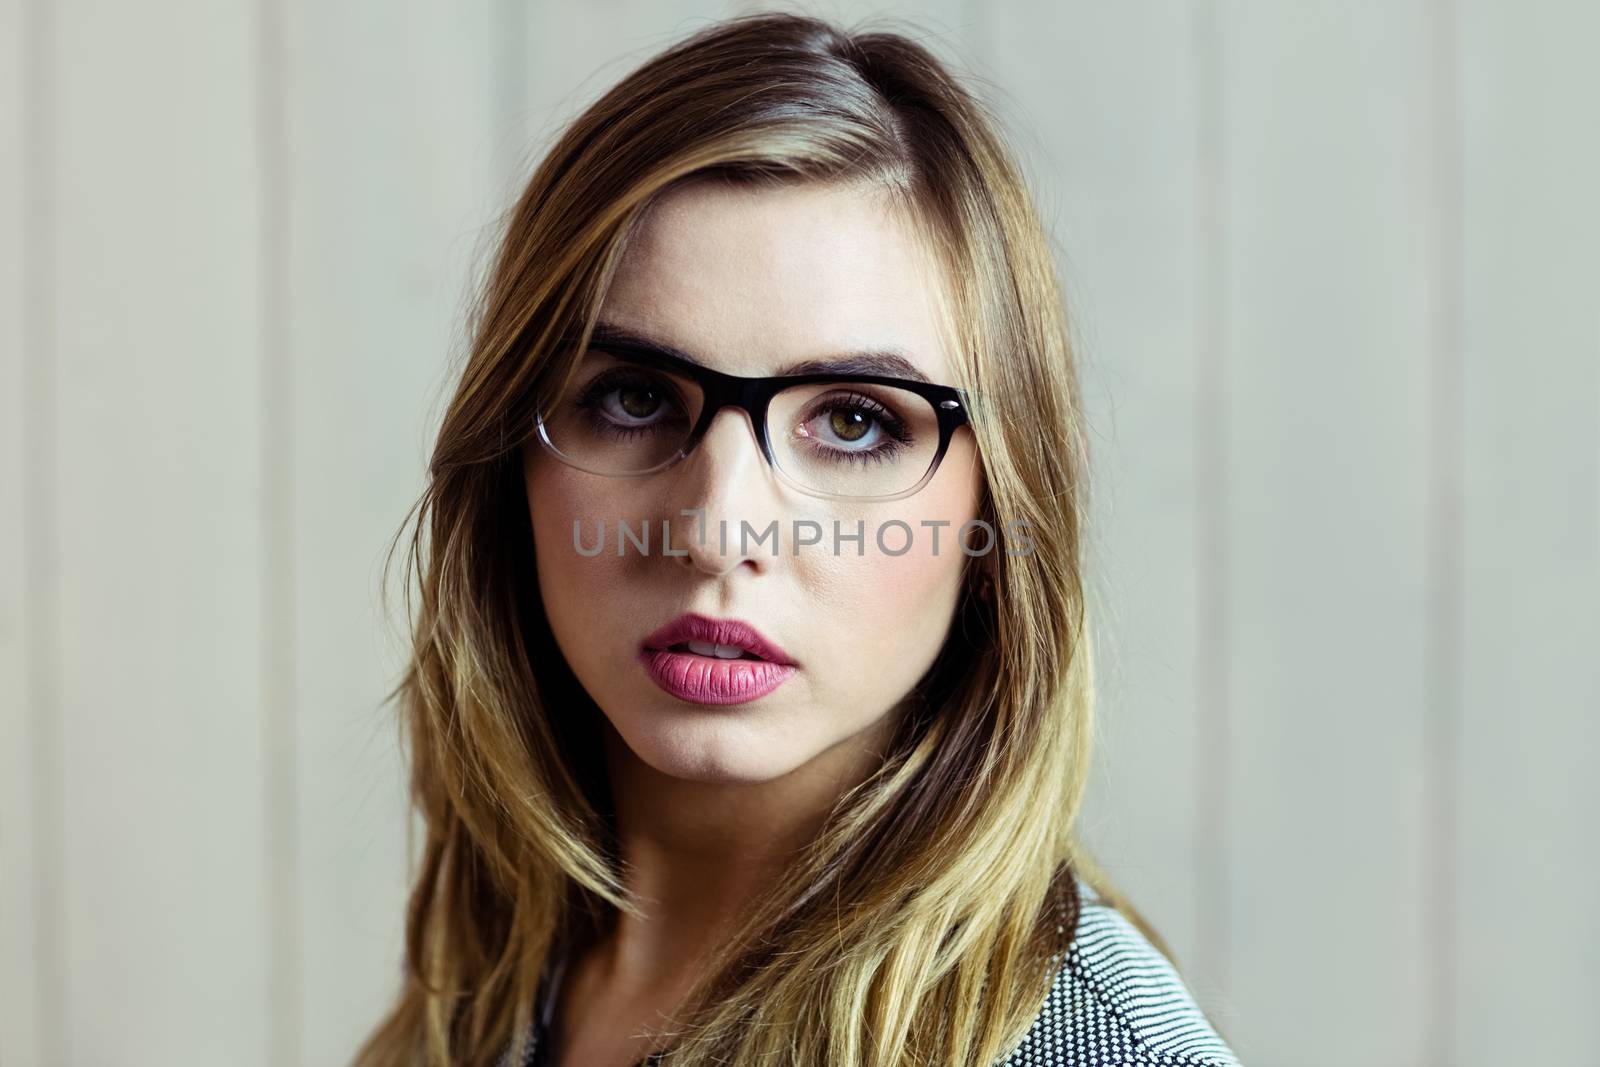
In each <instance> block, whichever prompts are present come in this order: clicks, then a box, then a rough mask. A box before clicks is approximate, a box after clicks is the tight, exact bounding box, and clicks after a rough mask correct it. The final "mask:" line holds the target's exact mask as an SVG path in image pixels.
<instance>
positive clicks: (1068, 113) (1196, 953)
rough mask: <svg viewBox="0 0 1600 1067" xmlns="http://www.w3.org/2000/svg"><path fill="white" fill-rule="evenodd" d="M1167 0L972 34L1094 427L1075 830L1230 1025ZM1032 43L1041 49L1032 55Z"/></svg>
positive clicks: (1188, 56)
mask: <svg viewBox="0 0 1600 1067" xmlns="http://www.w3.org/2000/svg"><path fill="white" fill-rule="evenodd" d="M1197 15H1198V9H1197V8H1194V7H1191V6H1184V5H1168V4H1143V3H1141V4H1125V5H1104V4H1091V3H1074V4H1065V5H1057V6H1054V7H1051V8H1049V9H1048V12H1042V11H1040V10H1038V9H1035V8H1031V7H1030V8H1026V9H1017V8H1010V7H1005V6H993V7H988V8H984V9H982V15H981V19H982V22H981V24H980V26H979V27H978V28H977V30H978V38H977V40H978V47H979V48H980V49H981V52H982V55H983V58H984V60H985V72H986V74H987V76H988V77H990V78H992V79H993V80H994V81H995V82H996V84H997V86H998V88H999V89H1000V91H1001V94H1000V98H999V99H998V100H997V103H998V104H999V105H1000V111H1001V114H1002V117H1003V118H1004V119H1005V120H1006V121H1007V122H1008V123H1009V124H1010V126H1011V128H1012V129H1011V133H1012V137H1013V139H1014V141H1015V142H1016V144H1017V147H1018V148H1019V149H1020V150H1022V151H1023V152H1024V154H1025V156H1026V157H1027V158H1028V162H1029V170H1030V178H1031V179H1032V180H1033V182H1034V184H1035V188H1036V199H1037V200H1038V202H1039V204H1040V210H1041V212H1042V213H1043V215H1044V222H1045V225H1046V227H1047V228H1048V229H1049V231H1050V232H1051V234H1052V235H1053V237H1054V240H1055V244H1056V251H1057V261H1058V266H1059V269H1060V270H1061V272H1062V276H1063V281H1064V284H1065V288H1066V296H1067V301H1068V305H1069V313H1070V314H1072V315H1073V316H1074V329H1075V333H1076V340H1077V358H1078V360H1079V365H1080V373H1081V374H1082V376H1083V379H1084V388H1085V393H1086V398H1085V401H1086V404H1087V406H1088V408H1089V413H1088V414H1089V419H1090V423H1091V428H1092V438H1091V448H1092V449H1093V451H1094V455H1095V469H1094V471H1093V481H1094V488H1093V491H1094V498H1095V505H1094V508H1093V511H1092V519H1091V521H1092V530H1091V531H1090V541H1089V550H1088V551H1089V557H1088V559H1087V566H1088V567H1089V570H1090V574H1091V582H1092V584H1093V585H1094V593H1095V597H1096V601H1095V607H1096V610H1097V612H1098V613H1099V618H1098V622H1099V626H1100V629H1099V633H1100V641H1101V644H1100V647H1099V649H1098V654H1097V657H1096V659H1097V667H1098V669H1099V677H1098V679H1097V685H1098V687H1099V690H1100V707H1099V724H1098V727H1097V732H1098V741H1099V751H1098V752H1097V754H1096V758H1095V767H1094V778H1093V779H1092V783H1091V788H1090V794H1089V798H1088V802H1087V805H1086V808H1085V812H1084V816H1083V824H1082V829H1083V831H1084V834H1085V836H1086V838H1087V839H1088V841H1089V842H1090V844H1091V846H1092V847H1093V848H1094V849H1095V854H1096V856H1097V857H1098V858H1099V860H1100V861H1101V862H1102V863H1103V864H1104V865H1105V867H1106V869H1107V871H1108V873H1109V874H1110V875H1111V876H1112V878H1113V879H1114V880H1115V881H1116V883H1117V884H1118V886H1119V887H1120V888H1122V889H1124V890H1125V891H1126V892H1127V893H1128V894H1129V896H1130V898H1131V899H1132V900H1133V901H1134V903H1135V905H1136V906H1138V907H1139V908H1140V909H1141V911H1142V912H1144V914H1145V915H1146V917H1147V918H1149V919H1150V921H1151V922H1152V924H1153V925H1154V926H1155V927H1156V929H1157V930H1159V931H1160V932H1161V933H1162V934H1163V936H1165V937H1166V938H1167V939H1168V941H1169V943H1170V945H1171V947H1172V949H1173V951H1174V954H1175V955H1176V957H1177V959H1178V963H1179V965H1180V966H1181V967H1182V968H1183V970H1184V973H1185V977H1186V978H1187V979H1188V980H1189V982H1190V983H1191V985H1192V987H1193V988H1194V991H1195V993H1196V996H1197V997H1198V998H1199V999H1200V1001H1201V1003H1202V1005H1203V1006H1204V1007H1206V1008H1207V1010H1208V1011H1210V1012H1211V1013H1212V1014H1213V1016H1214V1018H1215V1021H1216V1023H1217V1024H1218V1025H1219V1026H1220V1027H1222V1028H1223V1029H1227V1006H1226V1004H1225V1003H1224V1002H1223V1000H1222V998H1221V996H1220V991H1219V990H1218V989H1217V988H1216V986H1215V980H1214V976H1213V975H1212V974H1211V973H1210V971H1209V968H1211V967H1212V966H1213V963H1214V960H1213V959H1209V958H1207V956H1206V954H1205V953H1204V952H1203V948H1204V945H1205V935H1206V933H1207V932H1208V931H1209V929H1210V928H1211V924H1210V922H1209V918H1210V917H1209V916H1208V915H1206V914H1205V913H1204V912H1203V911H1202V908H1201V905H1202V901H1203V900H1204V889H1205V886H1204V885H1203V884H1202V881H1201V875H1202V872H1203V871H1204V870H1205V866H1204V862H1203V860H1204V858H1205V857H1206V856H1209V855H1214V854H1215V853H1216V850H1217V848H1218V844H1219V842H1218V841H1217V840H1216V828H1215V827H1214V826H1208V825H1202V821H1201V819H1200V811H1198V810H1197V808H1196V805H1195V803H1194V799H1193V798H1195V797H1197V796H1199V795H1201V793H1202V790H1203V789H1205V788H1206V776H1208V775H1220V774H1221V773H1222V771H1223V768H1219V767H1211V766H1207V765H1206V763H1205V760H1206V758H1207V755H1208V752H1209V748H1208V737H1207V734H1206V728H1207V722H1206V718H1205V713H1206V711H1207V709H1206V707H1205V706H1204V705H1203V703H1202V702H1201V700H1200V698H1199V697H1200V695H1199V692H1198V684H1197V671H1198V669H1199V664H1198V663H1197V655H1198V652H1199V648H1200V647H1201V636H1202V635H1200V634H1198V633H1197V632H1196V626H1195V620H1196V599H1197V597H1198V595H1199V591H1200V588H1201V582H1200V579H1201V575H1199V574H1197V563H1196V552H1197V546H1198V544H1199V536H1200V525H1199V524H1200V520H1201V516H1202V513H1203V509H1205V508H1207V507H1209V506H1212V503H1213V501H1212V496H1211V487H1210V486H1209V485H1207V484H1206V482H1205V480H1204V478H1205V472H1204V469H1203V468H1202V466H1201V465H1200V464H1199V463H1198V462H1197V456H1198V453H1197V450H1196V440H1197V435H1198V434H1203V433H1206V432H1208V431H1209V429H1210V428H1209V427H1204V426H1200V425H1197V424H1198V423H1199V417H1198V413H1197V408H1196V396H1197V392H1198V390H1199V389H1200V386H1201V382H1200V378H1201V375H1202V374H1203V372H1204V368H1203V366H1202V363H1201V358H1200V357H1201V354H1202V350H1201V347H1200V340H1201V337H1202V334H1203V326H1204V322H1205V313H1206V309H1205V308H1203V307H1202V306H1201V305H1200V301H1199V296H1200V292H1201V289H1200V278H1199V273H1200V269H1201V265H1202V260H1201V257H1202V255H1203V254H1204V253H1205V248H1204V246H1203V244H1202V237H1203V229H1202V220H1201V218H1200V208H1201V204H1200V202H1199V201H1198V200H1197V188H1198V184H1197V183H1198V180H1199V177H1200V174H1199V167H1200V165H1201V161H1200V158H1199V152H1200V149H1201V145H1200V142H1199V134H1200V129H1201V127H1200V119H1201V116H1200V114H1199V113H1198V101H1197V100H1196V96H1195V82H1196V79H1197V76H1198V72H1197V57H1196V54H1195V35H1196V30H1197V25H1196V21H1197ZM1044 42H1048V46H1047V47H1048V49H1049V52H1050V55H1049V61H1048V62H1040V61H1031V62H1027V63H1022V62H1017V61H1016V60H1017V57H1019V56H1023V55H1027V56H1030V57H1038V55H1039V52H1040V50H1041V47H1042V46H1043V43H1044Z"/></svg>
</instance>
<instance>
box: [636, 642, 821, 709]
mask: <svg viewBox="0 0 1600 1067" xmlns="http://www.w3.org/2000/svg"><path fill="white" fill-rule="evenodd" d="M639 661H640V662H641V663H643V664H644V669H645V673H646V674H648V675H650V680H651V681H653V682H655V683H656V685H659V686H660V687H661V688H662V689H663V690H665V691H666V692H668V693H670V694H671V695H673V696H675V697H677V698H678V699H679V700H687V701H688V702H689V703H691V704H744V703H746V702H748V701H751V700H757V699H759V698H761V697H764V696H766V695H767V694H768V693H770V692H772V691H773V690H774V689H776V688H778V686H780V685H782V684H783V683H784V682H787V681H788V680H789V676H790V675H792V674H794V672H795V668H794V666H793V665H791V664H787V663H773V662H771V661H769V660H764V659H717V658H716V657H715V656H697V655H695V654H694V653H693V652H673V651H671V650H670V649H664V648H663V649H654V648H646V649H642V650H641V651H640V652H639Z"/></svg>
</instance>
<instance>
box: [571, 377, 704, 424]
mask: <svg viewBox="0 0 1600 1067" xmlns="http://www.w3.org/2000/svg"><path fill="white" fill-rule="evenodd" d="M574 406H575V407H577V408H578V409H579V410H580V411H582V412H584V413H585V414H586V415H587V416H588V417H589V419H590V420H591V422H592V423H594V424H595V425H596V427H597V428H607V427H610V428H614V429H618V430H635V429H637V430H644V429H648V428H651V427H654V426H657V425H660V424H663V423H670V422H672V421H673V420H674V413H675V412H677V411H679V410H680V409H681V405H680V404H679V402H678V398H677V391H676V390H675V389H674V388H673V387H672V385H671V383H670V382H667V381H664V380H663V379H661V378H659V377H657V376H655V375H652V374H650V373H648V372H641V371H635V370H627V371H610V372H607V373H605V374H601V375H600V376H599V377H597V378H595V379H594V380H593V381H592V382H590V383H589V385H588V386H587V387H585V388H584V390H583V392H582V393H581V394H580V395H579V396H578V398H577V400H575V401H574Z"/></svg>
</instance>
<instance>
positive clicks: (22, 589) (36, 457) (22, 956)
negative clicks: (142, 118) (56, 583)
mask: <svg viewBox="0 0 1600 1067" xmlns="http://www.w3.org/2000/svg"><path fill="white" fill-rule="evenodd" d="M30 14H34V13H33V12H28V11H25V9H24V5H23V3H22V0H5V2H4V3H0V50H3V51H0V56H3V59H0V71H3V73H0V86H3V88H0V145H4V146H5V149H4V151H0V161H3V162H0V1063H5V1064H21V1065H31V1064H34V1063H37V1062H39V1060H40V1049H39V1044H38V1037H39V1035H38V1030H37V1025H38V1018H39V1010H40V1000H41V999H42V998H41V993H42V990H41V988H40V986H41V983H42V981H43V980H44V978H45V975H44V974H43V973H40V972H39V971H38V970H37V969H36V968H37V965H38V963H39V960H40V957H41V953H40V951H39V949H40V947H41V945H42V944H43V943H44V942H45V941H46V940H47V935H46V933H45V929H44V927H42V926H41V922H42V921H43V919H44V915H42V914H41V913H40V911H39V908H38V902H39V900H40V898H41V897H45V896H47V895H48V889H49V886H48V883H47V882H46V879H47V878H48V876H49V873H51V872H50V871H49V870H48V869H47V868H45V867H43V866H42V865H41V864H40V860H41V859H42V855H41V851H40V849H39V847H38V846H39V842H38V839H37V838H38V835H36V833H35V828H36V827H37V826H38V824H39V822H40V820H41V819H42V817H43V815H44V811H45V810H48V805H43V806H41V805H38V804H36V803H35V799H34V797H35V791H36V789H37V788H38V787H39V786H41V785H42V784H43V783H42V782H41V781H40V780H39V779H38V778H37V777H36V775H35V768H34V764H35V762H36V761H37V760H38V757H39V754H40V752H41V750H42V746H41V745H40V744H39V741H40V740H41V739H40V738H39V737H38V736H37V728H38V721H39V720H38V712H39V710H40V707H39V702H38V701H37V700H35V699H34V698H33V697H32V696H31V693H32V692H33V691H36V690H37V689H38V688H39V684H40V676H39V674H38V673H37V672H38V666H39V665H38V664H36V663H30V662H29V656H30V654H31V653H33V652H35V650H36V649H37V648H38V644H37V642H35V641H32V640H30V638H29V629H28V622H29V615H28V613H29V610H30V608H31V609H37V608H38V607H39V605H38V604H37V600H38V599H39V591H40V588H41V587H40V585H39V583H37V582H30V581H29V579H28V573H29V572H28V567H27V562H26V561H27V556H26V552H27V550H28V545H29V543H30V542H31V541H32V540H33V539H35V538H37V536H38V534H37V531H38V530H39V528H40V527H39V526H38V525H34V526H32V527H31V528H30V526H29V519H30V516H31V517H32V518H39V517H41V516H38V515H35V514H33V511H34V509H33V508H32V507H31V506H30V505H31V504H32V503H34V502H35V501H36V500H37V499H38V497H39V494H40V491H41V489H45V488H47V486H46V484H45V479H44V477H43V476H44V475H45V473H46V472H47V471H48V469H49V468H48V465H47V463H46V457H45V456H43V455H41V454H40V453H39V450H38V449H37V448H36V447H35V445H34V441H35V440H36V438H37V437H39V436H41V424H40V423H38V422H37V421H35V419H34V418H33V415H34V414H36V413H37V411H38V408H37V404H38V400H39V397H38V396H37V395H36V393H38V392H42V391H43V390H42V389H40V388H39V385H40V383H41V380H42V378H41V372H45V373H47V372H48V370H49V366H48V364H46V363H44V362H43V360H42V359H41V358H40V357H41V356H42V353H39V352H34V353H33V356H34V358H33V359H29V358H27V356H26V355H25V353H26V352H27V351H28V350H29V347H30V345H29V341H30V335H31V337H32V339H34V341H35V343H37V340H38V338H39V337H40V334H41V331H40V329H39V325H40V322H39V318H38V316H37V314H36V310H37V302H38V300H39V298H40V293H41V289H40V288H39V286H38V284H37V276H36V275H34V274H33V273H32V269H36V268H37V267H38V263H36V262H33V261H32V260H30V258H29V253H30V252H36V250H37V248H38V245H39V235H40V233H41V228H40V226H39V225H38V223H39V222H40V221H42V220H41V218H40V215H41V214H42V213H40V212H38V210H37V207H38V194H39V192H40V190H39V179H40V177H41V176H42V174H43V169H42V168H40V167H37V166H34V165H33V164H34V163H35V162H36V160H35V152H34V151H31V150H30V149H34V148H36V147H37V141H36V140H35V139H36V138H37V137H38V136H39V135H40V134H41V133H42V132H43V130H42V119H43V113H42V104H43V101H41V100H38V99H36V98H35V96H34V95H33V92H32V87H33V83H34V82H35V81H36V79H37V75H38V73H39V69H40V68H39V67H38V65H37V64H35V63H31V62H29V61H28V55H27V44H28V41H29V40H30V36H29V35H30V34H31V33H32V32H34V31H36V30H37V29H38V28H39V27H38V20H37V18H36V17H35V18H29V17H28V16H29V15H30ZM30 219H31V220H32V222H31V223H30ZM30 529H31V531H32V535H31V536H30ZM40 562H42V561H40ZM35 574H36V575H37V572H35ZM38 614H39V615H40V616H41V617H42V616H44V612H42V611H39V612H38ZM41 809H43V810H41ZM41 887H42V888H44V889H45V890H46V892H44V893H41V892H39V890H40V888H41Z"/></svg>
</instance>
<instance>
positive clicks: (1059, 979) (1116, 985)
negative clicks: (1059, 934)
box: [1002, 881, 1240, 1067]
mask: <svg viewBox="0 0 1600 1067" xmlns="http://www.w3.org/2000/svg"><path fill="white" fill-rule="evenodd" d="M1077 886H1078V892H1079V895H1080V900H1081V909H1080V912H1079V916H1078V925H1077V930H1076V933H1075V934H1074V935H1073V938H1072V940H1071V941H1070V942H1069V943H1068V945H1067V952H1066V958H1065V960H1064V961H1063V962H1062V964H1061V967H1060V969H1059V970H1058V971H1057V973H1056V979H1055V984H1054V985H1053V986H1052V987H1051V989H1050V993H1049V995H1048V996H1047V997H1046V998H1045V1002H1044V1007H1043V1008H1041V1009H1040V1011H1039V1014H1038V1016H1037V1017H1036V1018H1035V1019H1034V1023H1033V1026H1032V1028H1031V1029H1029V1031H1028V1033H1027V1036H1026V1037H1024V1038H1023V1041H1022V1044H1021V1045H1019V1046H1018V1047H1017V1049H1016V1050H1015V1051H1014V1052H1013V1053H1012V1054H1011V1055H1010V1056H1009V1057H1007V1059H1006V1060H1005V1062H1004V1064H1003V1065H1002V1067H1157V1065H1161V1067H1240V1065H1239V1060H1238V1058H1237V1057H1236V1056H1235V1055H1234V1053H1233V1050H1232V1049H1230V1048H1229V1047H1228V1045H1227V1044H1226V1042H1224V1041H1223V1039H1222V1037H1221V1036H1220V1035H1219V1034H1218V1033H1217V1031H1216V1029H1215V1028H1214V1027H1213V1026H1212V1025H1211V1023H1210V1022H1209V1021H1208V1020H1207V1019H1206V1016H1205V1014H1204V1013H1203V1012H1202V1011H1201V1010H1200V1007H1199V1005H1198V1004H1196V1003H1195V999H1194V996H1193V995H1192V994H1191V993H1190V991H1189V989H1188V987H1187V986H1186V985H1185V984H1184V982H1183V979H1182V978H1181V977H1180V976H1179V974H1178V972H1177V971H1176V970H1175V969H1174V968H1173V966H1172V964H1171V963H1170V962H1169V961H1168V960H1167V958H1166V957H1165V956H1163V955H1162V954H1161V952H1160V950H1159V949H1157V948H1156V947H1155V946H1154V945H1152V944H1151V943H1150V941H1149V940H1148V939H1147V938H1146V937H1145V936H1144V935H1143V934H1142V933H1140V932H1139V928H1138V927H1136V926H1134V925H1133V923H1131V922H1129V921H1128V919H1127V918H1126V917H1125V916H1124V915H1123V914H1122V913H1121V912H1119V911H1117V910H1116V909H1115V908H1113V907H1112V906H1111V905H1109V904H1107V903H1106V902H1105V901H1103V900H1101V899H1100V898H1099V897H1097V896H1096V895H1095V894H1094V891H1093V890H1092V889H1090V888H1089V887H1088V886H1087V885H1085V884H1084V883H1083V882H1082V881H1079V882H1077Z"/></svg>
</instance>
